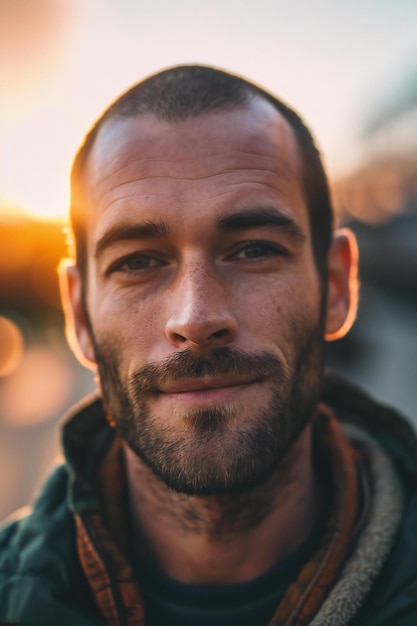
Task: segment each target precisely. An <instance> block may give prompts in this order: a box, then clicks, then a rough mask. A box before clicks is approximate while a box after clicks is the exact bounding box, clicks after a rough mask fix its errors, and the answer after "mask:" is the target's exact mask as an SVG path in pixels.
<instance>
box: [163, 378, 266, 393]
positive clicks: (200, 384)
mask: <svg viewBox="0 0 417 626" xmlns="http://www.w3.org/2000/svg"><path fill="white" fill-rule="evenodd" d="M255 382H259V379H254V378H248V379H242V378H236V377H230V376H221V377H205V378H193V379H189V380H182V381H179V382H178V383H174V384H172V385H168V386H166V387H163V388H161V389H158V392H159V393H162V394H169V395H171V394H173V395H175V394H183V393H193V392H205V391H217V390H221V389H229V388H231V387H244V386H247V385H250V384H252V383H255Z"/></svg>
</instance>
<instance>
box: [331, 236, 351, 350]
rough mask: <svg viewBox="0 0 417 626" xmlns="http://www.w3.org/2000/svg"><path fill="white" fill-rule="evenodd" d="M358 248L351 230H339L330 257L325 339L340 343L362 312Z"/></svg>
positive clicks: (334, 237) (334, 238)
mask: <svg viewBox="0 0 417 626" xmlns="http://www.w3.org/2000/svg"><path fill="white" fill-rule="evenodd" d="M358 292H359V282H358V245H357V243H356V239H355V235H354V234H353V233H352V231H350V230H348V229H347V228H343V229H340V230H337V231H336V232H335V234H334V236H333V242H332V245H331V248H330V253H329V262H328V293H327V309H326V326H325V339H326V340H327V341H334V340H335V339H340V338H341V337H343V336H344V335H346V333H347V332H348V331H349V330H350V329H351V327H352V324H353V322H354V321H355V318H356V311H357V308H358Z"/></svg>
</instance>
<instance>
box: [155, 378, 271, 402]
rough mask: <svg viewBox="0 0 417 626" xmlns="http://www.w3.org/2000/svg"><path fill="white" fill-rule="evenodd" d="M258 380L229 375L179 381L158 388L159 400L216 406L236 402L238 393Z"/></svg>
mask: <svg viewBox="0 0 417 626" xmlns="http://www.w3.org/2000/svg"><path fill="white" fill-rule="evenodd" d="M258 382H260V381H259V379H253V378H251V379H247V380H242V379H239V380H238V379H236V378H230V377H224V376H223V377H221V378H218V379H216V378H199V379H192V380H186V381H181V382H178V383H176V384H173V385H170V386H169V387H167V388H164V389H160V390H159V392H158V396H159V398H160V400H163V399H165V400H167V401H172V402H174V403H175V404H177V403H180V404H182V405H184V406H189V407H198V406H201V407H203V406H216V405H220V404H228V403H233V402H236V401H238V400H239V399H240V395H241V394H242V393H244V392H245V390H247V389H248V388H249V387H252V385H254V384H256V383H258Z"/></svg>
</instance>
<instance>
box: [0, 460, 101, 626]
mask: <svg viewBox="0 0 417 626" xmlns="http://www.w3.org/2000/svg"><path fill="white" fill-rule="evenodd" d="M68 480H69V475H68V472H67V470H66V467H65V466H64V465H61V466H59V467H58V468H57V469H55V470H54V472H53V473H52V474H51V476H50V478H49V479H48V481H47V482H46V484H45V486H44V488H43V489H42V492H41V493H40V495H39V498H38V499H37V501H36V503H35V505H34V507H33V509H32V510H27V511H22V512H20V513H18V514H17V515H15V516H13V517H12V518H10V519H8V520H6V522H5V524H4V525H3V528H2V529H1V531H0V623H7V622H9V623H17V624H25V625H26V624H28V625H32V624H33V625H34V626H35V625H36V624H39V623H41V622H42V623H43V624H45V625H49V624H51V625H52V624H58V623H59V624H60V626H66V625H67V624H68V626H69V625H70V624H71V625H74V626H78V625H79V626H84V624H85V626H87V624H94V623H96V622H95V621H94V619H93V618H91V619H90V618H89V619H88V620H84V618H81V617H80V613H79V611H76V610H75V608H74V607H73V606H72V604H73V602H70V601H69V599H70V598H71V597H72V598H74V592H75V591H76V587H77V586H79V584H80V579H81V572H80V571H79V566H78V560H77V556H76V548H75V529H74V521H73V516H72V514H71V511H70V510H69V507H68V504H67V491H68ZM75 597H76V596H75Z"/></svg>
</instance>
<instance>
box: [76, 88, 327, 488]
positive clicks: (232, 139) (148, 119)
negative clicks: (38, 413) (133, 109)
mask: <svg viewBox="0 0 417 626" xmlns="http://www.w3.org/2000/svg"><path fill="white" fill-rule="evenodd" d="M300 181H301V175H300V159H299V156H298V152H297V146H296V142H295V140H294V137H293V134H292V131H291V129H290V127H289V126H288V124H287V122H286V121H285V120H284V119H283V118H282V117H281V116H280V115H279V114H278V113H277V112H276V111H275V109H273V108H272V106H270V105H269V104H268V103H267V102H265V101H263V100H261V99H255V100H253V101H252V102H251V104H250V105H248V106H246V107H245V108H239V109H236V110H233V111H228V112H216V113H210V114H206V115H202V116H199V117H195V118H191V119H189V120H187V121H183V122H178V123H172V124H171V123H167V122H162V121H158V120H156V119H155V118H154V117H152V116H142V117H138V118H129V119H125V120H112V121H110V122H108V123H107V124H106V125H105V126H104V128H103V129H102V130H101V131H100V133H99V136H98V138H97V141H96V144H95V146H94V148H93V152H92V154H91V156H90V160H89V165H88V169H87V174H86V195H87V197H88V207H87V210H86V213H87V214H88V216H89V219H88V221H87V245H88V249H87V257H88V273H87V290H86V297H85V306H86V311H85V319H84V322H79V321H78V328H77V332H78V339H79V343H80V346H81V349H82V351H83V352H84V355H85V356H86V357H87V358H88V359H90V360H91V361H95V362H96V363H97V366H98V371H99V377H100V386H101V390H102V395H103V398H104V402H105V404H106V406H107V408H108V410H109V412H110V413H111V415H112V417H113V419H114V421H115V422H116V425H117V427H118V428H119V431H120V433H121V435H122V437H123V438H124V439H125V441H126V442H127V443H128V445H129V446H130V447H131V448H132V449H133V451H134V452H135V453H136V454H137V455H138V457H139V458H141V459H142V460H143V461H144V462H145V463H146V464H147V465H148V466H149V467H150V468H151V469H152V470H153V471H154V473H155V474H156V475H157V476H158V477H159V478H161V479H162V480H163V481H165V482H166V484H167V485H168V486H170V487H172V488H173V489H175V490H178V491H183V492H186V493H219V492H233V491H241V490H245V489H248V488H250V487H252V486H254V485H256V484H257V483H259V482H261V481H262V480H264V479H265V478H266V477H267V476H268V475H269V474H270V473H271V472H272V471H273V470H274V469H275V468H276V467H277V466H278V465H279V463H280V461H281V459H282V457H283V456H284V455H285V453H286V452H287V451H288V449H289V448H290V447H291V445H292V443H293V442H294V440H295V439H296V438H297V437H298V435H299V434H300V432H301V431H302V429H303V428H304V426H305V424H306V423H307V421H308V420H309V419H310V418H311V415H312V413H313V411H314V409H315V406H316V404H317V401H318V396H319V393H320V383H321V379H322V337H323V333H324V313H323V286H322V284H321V283H320V280H319V277H318V273H317V269H316V266H315V263H314V258H313V249H312V242H311V236H310V226H309V218H308V211H307V207H306V203H305V199H304V195H303V190H302V186H301V182H300ZM73 300H74V298H73ZM73 306H74V309H77V306H78V307H79V306H80V305H79V302H78V304H77V303H75V304H74V302H73ZM75 316H76V317H77V313H76V314H75ZM80 317H82V315H80V314H78V318H80Z"/></svg>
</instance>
